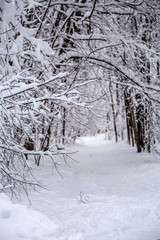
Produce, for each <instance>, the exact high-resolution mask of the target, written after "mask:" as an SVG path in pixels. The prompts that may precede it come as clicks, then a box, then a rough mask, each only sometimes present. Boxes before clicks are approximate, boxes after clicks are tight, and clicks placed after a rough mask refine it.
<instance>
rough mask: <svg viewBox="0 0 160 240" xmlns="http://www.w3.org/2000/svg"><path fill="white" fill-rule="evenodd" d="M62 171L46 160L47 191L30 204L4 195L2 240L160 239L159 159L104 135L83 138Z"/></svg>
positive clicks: (41, 175)
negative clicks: (14, 201) (106, 138)
mask: <svg viewBox="0 0 160 240" xmlns="http://www.w3.org/2000/svg"><path fill="white" fill-rule="evenodd" d="M67 149H68V150H69V151H78V152H77V153H76V154H75V155H74V156H73V157H74V159H75V160H76V161H74V160H71V159H69V160H68V164H69V166H67V165H66V164H65V163H64V162H63V160H61V161H60V166H59V169H60V174H61V175H62V177H61V176H60V175H59V174H58V173H57V172H56V171H55V170H54V169H53V167H52V162H51V161H49V160H46V161H45V162H41V166H40V167H39V168H37V169H36V170H35V176H36V178H37V179H39V180H41V181H42V182H43V184H45V185H46V186H47V189H48V190H45V189H40V190H39V192H34V193H32V194H30V200H31V202H32V205H31V206H28V207H27V206H26V205H29V204H28V202H27V200H26V198H25V197H23V199H22V202H21V205H20V204H12V203H11V202H10V201H9V199H8V198H7V197H6V196H5V195H4V194H0V229H2V230H0V239H2V240H11V239H12V240H13V239H14V240H22V239H23V240H158V239H160V160H158V159H156V158H155V157H154V156H153V155H151V154H147V153H139V154H137V153H136V149H135V148H132V147H130V146H128V145H127V144H126V143H124V142H120V143H118V144H115V143H114V142H112V141H105V140H104V136H103V135H99V136H97V137H85V138H81V139H79V140H78V141H77V143H76V144H75V145H74V146H68V147H67Z"/></svg>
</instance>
